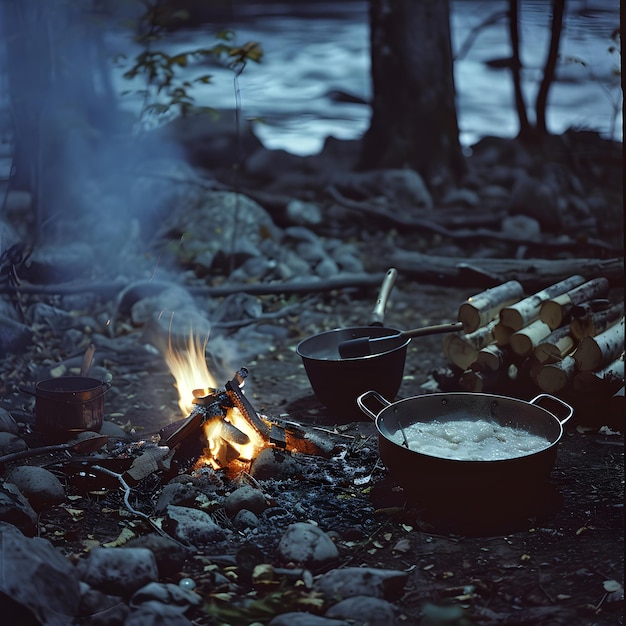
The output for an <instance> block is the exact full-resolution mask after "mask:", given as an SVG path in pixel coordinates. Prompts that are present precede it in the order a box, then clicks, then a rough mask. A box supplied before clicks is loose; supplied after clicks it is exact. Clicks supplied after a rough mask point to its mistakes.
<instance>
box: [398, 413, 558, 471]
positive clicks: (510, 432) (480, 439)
mask: <svg viewBox="0 0 626 626" xmlns="http://www.w3.org/2000/svg"><path fill="white" fill-rule="evenodd" d="M404 434H405V435H406V439H407V442H408V446H409V449H410V450H413V451H415V452H420V453H421V454H428V455H430V456H436V457H441V458H445V459H454V460H457V461H496V460H501V459H512V458H515V457H520V456H526V455H528V454H533V453H535V452H539V451H540V450H543V449H545V448H547V447H548V446H549V445H550V441H549V440H548V439H547V438H546V437H542V436H541V435H534V434H532V433H529V432H528V431H527V430H524V429H522V428H515V427H513V426H501V425H500V424H496V423H495V422H491V421H489V420H463V419H461V420H454V421H449V422H441V421H437V420H435V421H432V422H416V423H414V424H409V425H407V426H404ZM389 439H391V440H392V441H393V442H394V443H397V444H399V445H401V446H404V437H403V436H402V432H401V431H400V430H398V431H397V432H396V433H395V434H393V435H391V436H390V437H389Z"/></svg>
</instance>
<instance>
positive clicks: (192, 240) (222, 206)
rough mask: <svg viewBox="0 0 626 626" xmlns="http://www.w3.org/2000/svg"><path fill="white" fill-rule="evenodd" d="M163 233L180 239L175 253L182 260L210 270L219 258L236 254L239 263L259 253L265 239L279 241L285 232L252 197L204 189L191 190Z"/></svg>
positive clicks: (187, 263) (223, 258) (190, 264)
mask: <svg viewBox="0 0 626 626" xmlns="http://www.w3.org/2000/svg"><path fill="white" fill-rule="evenodd" d="M181 233H182V234H184V236H182V237H181ZM161 236H167V237H173V238H175V239H176V240H177V242H178V247H177V251H176V254H177V257H178V259H179V260H180V261H181V262H182V263H184V264H185V265H187V266H192V267H196V268H197V270H198V271H199V272H208V271H211V269H212V267H213V264H214V263H216V262H219V263H220V264H226V265H228V259H231V258H232V257H233V256H235V257H236V260H237V261H238V264H240V263H241V262H242V261H243V260H244V259H245V258H247V257H250V256H258V255H259V247H260V245H261V243H262V241H263V240H264V239H265V238H266V237H271V238H273V239H275V240H277V241H279V240H280V239H281V238H282V232H281V231H280V229H279V228H278V227H277V226H276V225H275V224H274V222H273V221H272V218H271V216H270V215H269V213H267V212H266V211H265V209H263V208H262V207H261V206H260V205H259V204H258V203H257V202H255V201H254V200H252V199H251V198H248V197H247V196H244V195H242V194H237V193H233V192H226V191H212V192H206V191H203V192H202V193H200V192H198V193H195V194H190V197H189V198H188V201H187V202H186V203H185V204H182V208H181V209H180V210H179V211H178V212H177V213H175V214H173V215H172V216H171V217H170V219H169V220H167V221H166V223H165V224H164V228H163V232H162V233H161Z"/></svg>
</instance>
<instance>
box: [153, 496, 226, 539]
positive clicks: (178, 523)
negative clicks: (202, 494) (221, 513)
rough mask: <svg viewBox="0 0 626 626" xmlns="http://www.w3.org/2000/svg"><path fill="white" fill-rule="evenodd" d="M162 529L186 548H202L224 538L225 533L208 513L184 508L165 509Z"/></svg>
mask: <svg viewBox="0 0 626 626" xmlns="http://www.w3.org/2000/svg"><path fill="white" fill-rule="evenodd" d="M163 529H164V530H165V531H166V532H167V533H168V534H170V535H171V536H173V537H175V538H176V539H177V540H178V541H180V542H181V543H183V544H185V545H187V546H203V545H206V544H208V543H211V542H213V541H219V540H221V539H224V538H225V537H226V531H225V530H224V529H222V528H220V526H218V525H217V524H216V523H215V522H214V521H213V518H212V517H211V516H210V515H209V514H208V513H205V512H204V511H201V510H199V509H192V508H189V507H185V506H174V505H170V506H168V507H167V511H166V513H165V519H164V520H163Z"/></svg>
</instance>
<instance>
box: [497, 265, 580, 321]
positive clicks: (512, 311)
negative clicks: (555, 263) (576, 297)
mask: <svg viewBox="0 0 626 626" xmlns="http://www.w3.org/2000/svg"><path fill="white" fill-rule="evenodd" d="M584 282H585V279H584V278H583V277H582V276H579V275H578V274H576V275H574V276H570V277H569V278H566V279H565V280H562V281H560V282H558V283H555V284H554V285H551V286H550V287H546V289H543V290H542V291H539V292H537V293H535V294H534V295H532V296H528V297H527V298H524V299H523V300H520V301H519V302H516V303H514V304H511V305H509V306H505V307H504V308H503V309H502V310H501V311H500V321H501V322H502V324H504V326H507V327H508V328H511V329H513V330H520V329H522V328H524V326H527V325H528V324H530V323H531V322H533V321H534V320H536V319H537V318H538V317H539V311H540V310H541V305H542V304H543V303H544V302H545V301H546V300H550V299H551V298H556V297H557V296H561V295H563V294H564V293H567V292H568V291H571V290H572V289H574V288H576V287H578V286H580V285H582V284H583V283H584Z"/></svg>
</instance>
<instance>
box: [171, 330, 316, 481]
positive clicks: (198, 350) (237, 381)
mask: <svg viewBox="0 0 626 626" xmlns="http://www.w3.org/2000/svg"><path fill="white" fill-rule="evenodd" d="M206 344H207V340H204V341H202V340H200V339H199V338H198V337H194V335H193V333H190V335H189V339H188V342H187V345H186V346H184V347H183V348H182V349H178V348H177V347H175V346H174V345H173V344H172V342H171V341H170V342H169V344H168V350H167V352H166V354H165V360H166V363H167V365H168V367H169V368H170V371H171V373H172V375H173V377H174V379H175V387H176V389H177V390H178V395H179V401H178V405H179V407H180V409H181V412H182V413H183V415H184V416H185V417H183V418H182V419H181V420H177V421H175V422H173V423H172V424H169V425H167V426H165V427H164V428H162V429H161V431H160V433H159V435H160V438H161V441H160V445H162V446H165V447H167V448H168V449H169V450H170V451H171V452H173V453H174V456H175V459H176V462H177V463H178V465H179V467H180V469H187V468H188V467H191V468H194V469H196V468H199V467H203V466H210V467H212V468H213V469H229V470H231V471H239V470H246V469H249V467H250V465H251V464H252V462H253V461H254V460H255V458H257V456H258V455H259V454H260V453H261V452H262V451H263V450H264V449H266V448H277V449H280V450H283V451H287V452H293V451H298V452H304V453H319V447H318V446H317V445H316V444H314V443H313V442H312V440H311V438H310V437H306V436H305V433H304V432H303V430H302V429H301V427H300V425H299V424H295V423H292V422H286V421H283V420H277V419H273V418H272V419H270V418H268V417H266V416H262V415H260V414H259V413H258V412H257V411H256V409H255V408H254V407H253V406H252V404H251V403H250V401H249V400H248V398H247V397H246V395H245V394H244V391H243V388H244V385H245V382H246V378H247V377H248V373H249V372H248V370H247V369H246V368H245V367H242V368H241V369H239V370H238V371H237V372H236V373H235V375H234V376H233V378H232V379H231V380H229V381H228V382H227V383H226V384H225V385H224V386H223V387H218V386H217V383H216V381H215V377H214V376H213V375H212V374H211V372H210V371H209V369H208V366H207V362H206V357H205V353H206Z"/></svg>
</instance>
